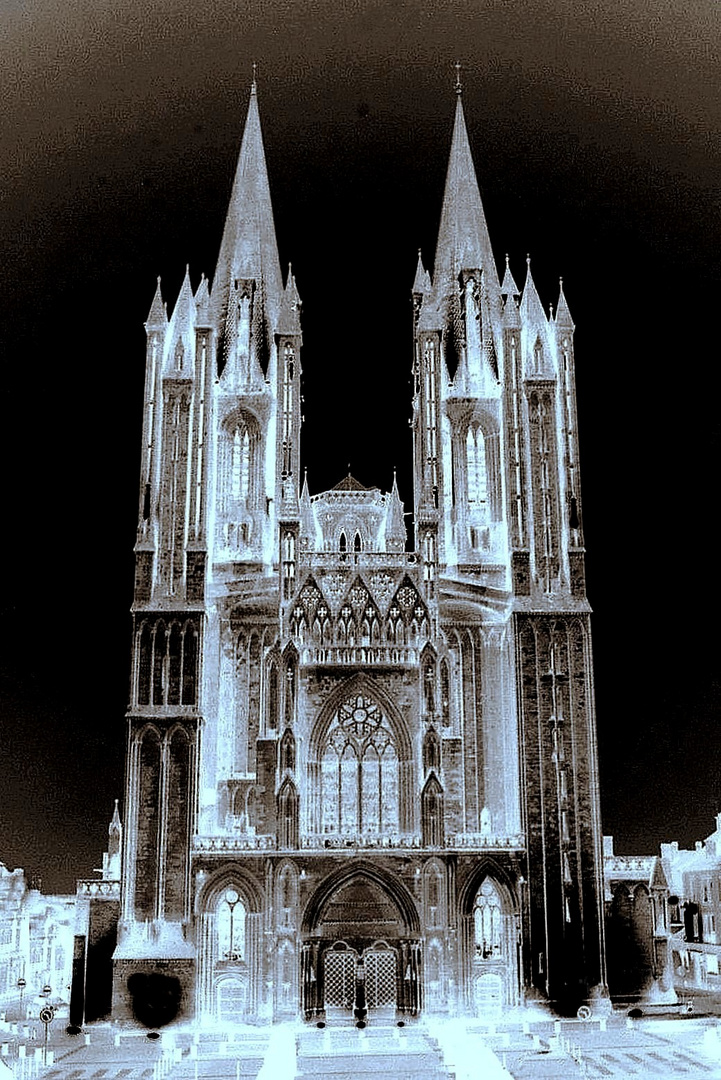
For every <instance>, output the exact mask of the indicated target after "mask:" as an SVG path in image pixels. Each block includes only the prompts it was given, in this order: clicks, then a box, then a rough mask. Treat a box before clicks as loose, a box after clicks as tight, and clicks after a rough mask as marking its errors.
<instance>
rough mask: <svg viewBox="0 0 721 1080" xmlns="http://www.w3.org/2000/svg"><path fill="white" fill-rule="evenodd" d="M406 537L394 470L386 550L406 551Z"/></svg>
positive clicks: (387, 518) (389, 503)
mask: <svg viewBox="0 0 721 1080" xmlns="http://www.w3.org/2000/svg"><path fill="white" fill-rule="evenodd" d="M406 536H407V533H406V519H405V515H404V513H403V503H402V502H401V497H400V494H399V491H398V480H397V477H396V471H395V469H394V470H393V487H392V488H391V490H390V494H389V495H388V510H387V513H386V550H387V551H403V550H405V546H406Z"/></svg>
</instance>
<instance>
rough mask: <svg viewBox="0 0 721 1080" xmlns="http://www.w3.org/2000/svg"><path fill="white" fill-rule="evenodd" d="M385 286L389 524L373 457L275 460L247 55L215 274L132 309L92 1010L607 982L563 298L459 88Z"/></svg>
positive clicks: (427, 1001) (546, 997)
mask: <svg viewBox="0 0 721 1080" xmlns="http://www.w3.org/2000/svg"><path fill="white" fill-rule="evenodd" d="M412 294H413V304H414V347H413V367H412V371H413V380H414V390H413V443H414V522H415V542H414V545H413V550H410V545H409V544H408V543H407V538H406V528H405V524H404V509H403V505H402V503H401V501H400V498H399V494H398V490H397V487H396V485H395V481H394V484H393V487H392V490H391V491H390V492H382V491H380V490H379V489H377V488H365V487H363V486H362V485H360V484H359V483H358V482H357V481H356V480H355V479H354V478H353V477H352V476H350V475H349V476H348V477H346V478H345V479H344V480H341V482H340V483H338V484H337V485H336V487H335V488H333V489H331V490H330V491H325V492H322V493H319V494H315V495H311V494H310V493H309V491H308V487H307V484H306V483H301V471H300V445H299V441H300V427H301V414H300V403H301V390H300V385H301V384H300V380H301V346H302V334H301V319H300V307H301V305H300V299H299V296H298V292H297V289H296V285H295V281H294V279H293V276H292V274H291V273H290V271H289V272H288V276H287V279H286V281H285V283H284V281H283V277H282V273H281V267H280V262H279V258H278V250H277V245H276V237H275V229H274V223H273V213H272V207H271V201H270V192H269V187H268V178H267V172H266V165H265V156H264V150H263V142H262V136H261V129H260V120H259V113H258V104H257V97H256V91H255V86H253V88H252V91H251V97H250V105H249V110H248V117H247V121H246V126H245V131H244V135H243V140H242V145H241V149H240V157H239V161H238V167H237V173H236V177H235V181H234V186H233V190H232V195H231V200H230V207H229V210H228V215H227V219H226V224H225V230H224V234H223V239H222V244H221V249H220V255H219V258H218V264H217V268H216V272H215V277H214V280H213V283H212V289H211V288H210V286H209V283H208V281H206V280H205V279H203V280H201V282H200V285H199V286H198V287H197V288H196V289H193V287H192V286H191V282H190V278H189V276H188V275H187V274H186V277H185V280H184V282H183V285H182V288H181V291H180V294H179V296H178V298H177V301H176V303H175V307H174V309H173V312H172V315H171V316H170V318H168V316H167V312H166V308H165V306H164V304H163V301H162V297H161V293H160V283H159V284H158V291H157V293H156V296H155V299H154V302H153V304H152V307H151V310H150V314H149V317H148V321H147V323H146V329H147V367H146V383H145V417H144V428H143V456H142V475H141V487H140V501H139V526H138V539H137V545H136V577H135V596H134V604H133V660H132V684H131V685H132V690H131V694H132V697H131V703H130V708H129V712H128V717H127V723H128V751H127V786H126V799H125V823H126V824H125V846H124V859H123V866H124V874H123V887H122V912H121V921H120V925H119V932H118V945H117V949H116V952H115V956H114V1005H113V1008H114V1014H115V1015H116V1016H118V1017H130V1016H135V1017H136V1018H137V1019H139V1020H141V1021H143V1022H145V1023H148V1024H158V1023H162V1022H163V1021H164V1020H169V1019H171V1018H172V1017H174V1016H176V1015H180V1016H185V1017H196V1018H199V1019H200V1020H203V1021H209V1022H212V1021H221V1022H227V1021H229V1020H232V1019H234V1018H235V1019H239V1020H240V1019H242V1020H257V1021H272V1020H276V1019H283V1018H291V1017H303V1018H305V1019H307V1020H322V1019H325V1020H329V1019H333V1018H346V1019H351V1018H353V1017H354V1016H355V1017H356V1019H359V1018H360V1019H363V1018H366V1017H367V1018H370V1019H372V1018H373V1017H414V1016H418V1015H420V1014H422V1013H427V1014H441V1015H460V1014H470V1015H473V1014H476V1013H480V1012H484V1011H488V1010H491V1011H496V1012H498V1011H499V1010H503V1009H505V1008H509V1007H513V1006H514V1005H517V1004H522V1003H524V1002H526V1001H529V1000H534V1001H542V1002H543V1001H545V1002H548V1003H549V1005H551V1006H552V1007H553V1008H554V1009H556V1010H558V1011H561V1012H575V1010H576V1009H577V1008H578V1007H579V1006H582V1005H584V1004H587V1003H589V1002H593V1001H594V1000H597V999H603V998H604V997H605V994H606V991H605V973H604V954H603V926H602V897H603V892H602V886H601V874H602V855H601V829H600V820H599V798H598V776H597V760H596V737H595V716H594V692H593V674H592V657H591V638H590V629H589V612H590V609H589V606H588V602H587V599H586V593H585V582H584V548H583V538H582V530H581V505H580V489H579V469H578V447H577V438H576V431H577V426H576V404H575V383H574V352H573V322H572V320H571V317H570V313H569V310H568V306H567V304H566V301H565V298H564V295H563V291H561V295H560V298H559V302H558V306H557V309H556V314H555V317H551V318H549V317H548V316H547V315H546V313H545V312H544V310H543V307H542V305H541V302H540V300H539V296H538V293H537V291H536V288H535V285H534V282H533V279H532V277H531V272H530V267H529V269H528V273H527V277H526V282H525V285H524V288H523V291H522V292H521V290H519V289H518V288H517V286H516V284H515V282H514V280H513V277H512V275H511V273H510V270H509V269H508V266H506V271H505V276H504V277H503V280H502V281H501V280H500V278H499V276H498V272H497V268H496V263H495V261H494V257H493V253H492V250H491V246H490V240H489V237H488V231H487V227H486V221H485V216H484V211H483V207H482V204H481V198H480V194H479V189H478V184H477V181H476V175H475V170H474V166H473V161H472V157H471V149H470V146H469V142H468V136H467V132H466V126H465V120H464V115H463V107H462V102H461V97H460V92H459V95H458V100H457V105H456V115H455V125H454V130H453V136H452V145H451V152H450V163H449V167H448V174H447V180H446V189H445V195H444V201H443V207H442V215H441V224H440V232H439V237H438V245H437V250H436V257H435V265H434V268H433V276H432V277H431V275H430V274H429V273H428V272H427V271H426V270H425V269H424V267H423V265H422V263H421V260H420V257H419V263H418V270H417V273H416V278H415V282H414V284H413V290H412ZM409 344H410V343H409ZM307 362H308V363H311V362H312V358H308V360H307Z"/></svg>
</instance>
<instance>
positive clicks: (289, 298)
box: [278, 263, 302, 334]
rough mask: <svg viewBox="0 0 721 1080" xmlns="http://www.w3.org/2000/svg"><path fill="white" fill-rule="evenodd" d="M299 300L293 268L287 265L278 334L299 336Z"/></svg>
mask: <svg viewBox="0 0 721 1080" xmlns="http://www.w3.org/2000/svg"><path fill="white" fill-rule="evenodd" d="M301 306H302V305H301V299H300V295H299V293H298V287H297V285H296V283H295V277H294V276H293V268H292V266H291V265H290V263H289V264H288V280H287V281H286V285H285V291H284V293H283V299H282V300H281V304H280V314H279V316H278V333H279V334H300V311H301Z"/></svg>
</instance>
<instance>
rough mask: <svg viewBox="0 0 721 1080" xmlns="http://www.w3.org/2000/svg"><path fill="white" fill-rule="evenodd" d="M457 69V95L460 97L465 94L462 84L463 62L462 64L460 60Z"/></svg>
mask: <svg viewBox="0 0 721 1080" xmlns="http://www.w3.org/2000/svg"><path fill="white" fill-rule="evenodd" d="M455 68H456V93H457V94H458V96H459V97H460V96H461V94H462V93H463V84H462V82H461V62H460V60H456V63H455Z"/></svg>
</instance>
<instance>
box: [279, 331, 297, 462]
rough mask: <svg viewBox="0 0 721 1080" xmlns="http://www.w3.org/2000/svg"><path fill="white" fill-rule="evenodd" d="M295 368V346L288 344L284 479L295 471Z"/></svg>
mask: <svg viewBox="0 0 721 1080" xmlns="http://www.w3.org/2000/svg"><path fill="white" fill-rule="evenodd" d="M294 366H295V351H294V349H293V346H292V345H291V344H290V343H289V342H286V345H285V348H284V350H283V430H282V455H281V470H282V475H283V478H285V477H286V476H290V475H291V473H292V471H293V457H292V448H293V408H294V403H293V387H294V383H293V371H294Z"/></svg>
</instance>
